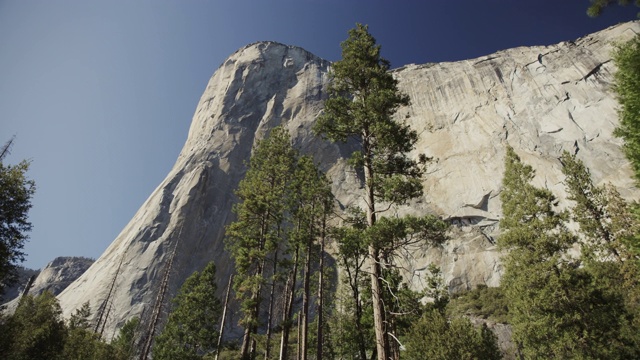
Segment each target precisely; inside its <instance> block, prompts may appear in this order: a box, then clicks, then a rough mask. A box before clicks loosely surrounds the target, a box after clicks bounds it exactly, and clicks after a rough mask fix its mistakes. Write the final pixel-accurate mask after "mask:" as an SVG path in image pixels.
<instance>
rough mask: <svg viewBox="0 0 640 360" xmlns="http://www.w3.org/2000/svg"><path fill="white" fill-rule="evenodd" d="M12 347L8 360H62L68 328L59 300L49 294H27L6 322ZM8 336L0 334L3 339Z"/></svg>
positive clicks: (4, 355)
mask: <svg viewBox="0 0 640 360" xmlns="http://www.w3.org/2000/svg"><path fill="white" fill-rule="evenodd" d="M8 327H9V329H10V331H11V332H10V335H11V344H10V350H9V351H8V353H5V354H3V357H4V358H6V359H8V360H27V359H51V360H55V359H63V357H62V351H63V349H64V344H65V340H66V337H67V329H66V327H65V324H64V321H63V319H62V309H61V308H60V304H59V303H58V300H57V299H56V298H55V296H53V294H51V293H50V292H48V291H45V292H44V293H42V294H41V295H38V296H33V295H26V296H24V297H23V298H22V299H20V304H19V305H18V308H17V309H16V311H15V313H14V314H13V316H11V317H10V318H9V319H8ZM4 336H7V334H3V337H4Z"/></svg>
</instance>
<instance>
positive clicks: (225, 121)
mask: <svg viewBox="0 0 640 360" xmlns="http://www.w3.org/2000/svg"><path fill="white" fill-rule="evenodd" d="M638 31H640V24H639V23H636V22H634V23H626V24H621V25H618V26H614V27H611V28H608V29H605V30H603V31H601V32H598V33H595V34H592V35H588V36H586V37H583V38H581V39H578V40H576V41H571V42H563V43H560V44H556V45H550V46H540V47H526V48H525V47H522V48H515V49H509V50H504V51H500V52H497V53H495V54H491V55H488V56H484V57H481V58H477V59H471V60H465V61H459V62H451V63H437V64H424V65H407V66H404V67H402V68H399V69H396V70H394V71H393V74H394V76H396V77H397V79H398V80H399V85H400V88H401V90H402V91H404V92H405V93H407V94H408V95H409V96H410V97H411V105H410V106H407V107H405V108H402V109H400V111H399V112H398V117H402V118H404V117H405V116H406V115H409V120H408V121H410V123H411V126H412V127H413V128H414V129H415V130H417V131H418V133H419V137H420V139H419V142H418V148H417V149H416V151H415V154H414V155H415V156H417V155H418V154H420V153H424V154H426V155H428V156H430V157H432V158H433V159H434V160H433V163H432V164H431V165H430V167H429V171H428V174H427V175H426V176H425V177H424V189H425V195H424V197H423V198H421V199H417V200H415V201H414V202H412V203H411V204H410V206H408V207H406V208H403V209H400V210H398V211H400V212H403V213H417V214H423V213H435V214H438V215H439V216H441V217H442V218H444V219H447V220H449V221H450V222H451V223H452V224H454V225H455V226H454V228H453V230H452V234H451V235H452V236H451V240H450V241H448V242H447V243H446V244H444V245H442V246H439V247H434V248H426V247H425V248H423V249H420V250H419V251H415V252H412V253H411V254H404V255H403V257H404V258H405V259H404V263H405V264H406V268H407V273H406V274H405V275H406V277H407V278H408V279H409V280H410V281H411V284H412V286H413V287H414V288H417V289H419V288H421V287H422V286H423V284H422V282H421V280H422V278H423V276H424V271H425V269H426V267H427V265H428V264H429V263H431V262H435V263H436V264H437V265H439V266H440V267H441V268H442V270H443V273H444V276H445V281H446V283H447V284H448V286H449V289H450V290H451V291H459V290H462V289H468V288H471V287H473V286H475V285H477V284H487V285H489V286H495V285H498V283H499V279H500V274H501V271H502V269H501V266H500V262H499V253H498V252H497V250H496V246H495V237H496V236H497V234H498V227H497V222H498V220H499V219H500V216H501V208H500V201H499V193H500V182H501V178H502V173H503V160H504V153H505V150H504V146H505V145H506V144H507V143H508V144H510V145H511V146H513V147H514V148H515V149H516V151H517V152H518V154H520V156H521V157H522V158H523V160H524V161H525V162H527V163H529V164H531V165H532V166H533V167H534V168H536V169H537V176H536V179H535V182H536V185H539V186H546V187H548V188H550V189H551V190H552V191H554V192H555V193H556V194H557V195H558V197H559V199H560V201H561V203H562V204H566V194H565V190H564V187H563V184H562V181H563V176H562V174H561V171H560V168H559V166H560V164H559V162H558V160H557V158H558V156H559V155H560V153H561V152H562V151H563V150H569V151H571V152H573V153H577V154H578V157H579V158H580V159H582V160H583V161H584V162H585V163H586V165H587V166H589V168H590V169H591V171H592V173H593V175H594V177H595V180H596V182H598V183H602V182H611V183H613V184H614V185H615V186H617V187H618V188H619V189H620V191H621V192H622V194H623V195H624V196H626V197H629V198H638V195H640V193H639V192H638V191H637V190H636V189H635V188H634V187H633V182H632V180H631V178H630V174H631V172H630V168H629V166H628V163H627V161H626V160H625V158H624V156H623V155H622V153H621V151H620V145H621V141H620V140H619V139H617V138H614V137H613V136H612V131H613V129H614V128H615V126H616V123H617V116H616V101H615V98H614V96H613V94H612V92H611V81H612V74H613V72H614V71H615V68H614V64H613V63H612V62H611V57H610V50H611V49H612V43H613V42H615V41H621V40H624V39H628V38H630V37H631V36H633V35H634V34H635V33H637V32H638ZM330 66H331V64H330V63H329V62H327V61H324V60H322V59H320V58H318V57H316V56H314V55H313V54H311V53H309V52H307V51H305V50H303V49H301V48H297V47H292V46H286V45H282V44H278V43H274V42H260V43H255V44H251V45H248V46H246V47H244V48H242V49H240V50H238V51H237V52H236V53H234V54H232V55H231V56H230V57H229V58H228V59H227V60H226V61H225V62H224V63H223V64H222V65H221V66H220V67H219V68H218V70H217V71H216V72H215V74H214V75H213V77H212V78H211V79H210V81H209V83H208V85H207V87H206V89H205V91H204V94H203V95H202V98H201V99H200V102H199V104H198V106H197V108H196V111H195V114H194V117H193V120H192V123H191V128H190V130H189V136H188V139H187V141H186V143H185V145H184V148H183V149H182V152H181V153H180V155H179V157H178V159H177V161H176V163H175V165H174V167H173V169H172V170H171V171H170V173H169V174H168V175H167V177H166V178H165V180H164V181H162V183H161V184H160V185H159V186H158V187H157V188H156V189H155V190H154V191H153V193H152V194H151V195H150V196H149V198H148V199H147V201H146V202H145V203H144V204H143V205H142V207H141V208H140V209H139V210H138V212H137V213H136V214H135V216H134V217H133V218H132V219H131V221H130V222H129V224H128V225H127V226H126V227H125V228H124V229H123V230H122V232H121V233H120V234H119V235H118V237H117V238H116V239H115V240H114V241H113V243H112V244H111V245H110V246H109V247H108V248H107V249H106V251H105V252H104V253H103V254H102V256H100V258H99V259H97V260H96V261H95V263H94V264H93V265H92V266H91V267H90V268H89V269H88V270H87V271H86V272H85V273H84V274H83V275H82V276H80V278H78V279H77V280H76V281H74V282H73V283H72V284H71V285H70V286H68V287H67V288H66V289H65V290H64V291H63V292H62V293H61V294H60V295H59V299H60V302H61V305H62V307H63V309H64V311H65V314H66V315H67V316H68V315H69V314H70V313H72V312H73V311H74V310H75V309H76V308H79V307H80V306H81V305H82V304H83V303H84V302H86V301H89V300H90V301H91V304H92V306H93V307H94V309H95V308H96V307H97V306H98V303H101V302H102V301H103V299H105V298H106V297H107V294H108V293H109V289H110V284H112V283H113V284H115V287H114V292H113V293H112V299H111V302H112V308H113V311H112V312H111V313H110V314H111V315H110V316H109V319H107V323H106V329H107V330H106V332H105V334H113V333H114V331H113V330H114V329H115V328H117V327H119V326H121V325H122V324H123V323H124V321H126V320H127V319H128V318H130V317H132V316H135V315H140V314H141V313H142V312H143V311H144V310H145V309H147V310H148V309H149V307H150V306H151V304H152V303H153V302H154V300H155V297H156V291H157V289H158V288H159V286H160V282H161V279H162V277H163V267H164V265H165V263H166V262H167V261H168V258H169V256H170V254H171V253H172V251H173V249H174V247H175V248H176V257H175V259H174V265H173V271H172V273H171V276H170V280H169V296H171V294H173V293H175V291H176V289H177V288H178V287H179V286H180V284H181V283H182V282H183V281H184V279H185V278H186V277H187V276H189V275H190V274H191V273H192V272H193V271H194V270H198V269H201V268H202V267H204V265H205V264H206V263H207V262H208V261H211V260H213V261H214V262H215V263H216V265H217V269H218V277H219V289H223V288H224V286H225V284H226V280H227V278H228V276H229V275H230V274H231V272H232V271H233V264H232V263H231V260H230V259H229V255H228V253H226V252H225V250H224V244H223V235H224V226H225V225H226V224H228V223H229V222H230V221H232V220H233V214H232V212H231V206H232V204H233V203H234V201H235V200H236V199H235V197H234V195H233V190H234V189H235V187H236V185H237V184H238V182H239V181H240V180H241V179H242V177H243V174H244V172H245V165H244V162H245V161H247V160H248V159H249V157H250V155H251V150H252V147H253V146H254V144H255V143H256V141H257V140H259V139H261V138H263V137H264V136H265V134H267V133H268V131H269V129H271V128H273V127H274V126H277V125H284V126H285V127H287V128H288V129H289V131H290V133H291V134H292V137H293V141H294V145H295V146H296V147H297V148H299V149H300V150H301V152H302V153H308V154H313V155H314V157H315V159H316V161H317V162H319V163H320V164H321V167H322V168H323V170H324V171H326V172H327V173H328V175H329V177H330V178H331V180H332V187H333V190H334V194H335V195H336V197H337V200H338V202H339V206H346V205H349V204H356V203H357V197H356V196H355V194H357V193H358V192H359V191H360V189H361V188H360V181H359V179H358V178H357V176H356V174H355V173H354V172H353V171H350V169H349V167H348V166H347V164H346V160H345V159H346V157H348V155H349V153H350V151H351V150H352V149H350V148H349V146H348V145H336V144H331V143H328V142H325V141H324V140H322V139H319V138H317V137H315V136H314V135H313V133H312V131H311V127H312V125H313V123H314V120H315V119H316V117H317V116H318V114H320V112H321V111H322V104H323V99H325V97H326V93H325V89H326V85H327V82H328V80H329V78H328V71H329V68H330ZM221 291H222V290H221Z"/></svg>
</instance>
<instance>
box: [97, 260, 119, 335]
mask: <svg viewBox="0 0 640 360" xmlns="http://www.w3.org/2000/svg"><path fill="white" fill-rule="evenodd" d="M126 254H127V253H126V252H125V253H124V254H122V257H121V258H120V263H119V264H118V269H116V273H115V274H114V275H113V279H111V285H110V286H109V293H107V297H106V298H105V299H104V301H102V304H101V305H100V307H99V308H98V321H97V322H96V327H95V329H94V330H93V332H94V333H98V331H99V332H100V336H101V337H102V333H103V332H104V325H105V324H106V323H107V318H108V317H109V312H110V310H111V296H113V291H114V289H115V288H116V280H117V279H118V274H120V269H121V268H122V263H123V262H124V258H125V256H126ZM105 312H106V316H105Z"/></svg>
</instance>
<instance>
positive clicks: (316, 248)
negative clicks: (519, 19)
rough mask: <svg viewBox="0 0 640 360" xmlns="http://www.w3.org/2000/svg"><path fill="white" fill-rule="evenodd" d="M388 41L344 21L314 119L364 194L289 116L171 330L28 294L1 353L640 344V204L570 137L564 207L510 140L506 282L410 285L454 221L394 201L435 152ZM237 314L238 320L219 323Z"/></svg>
mask: <svg viewBox="0 0 640 360" xmlns="http://www.w3.org/2000/svg"><path fill="white" fill-rule="evenodd" d="M593 3H594V6H600V8H597V9H596V8H594V10H590V11H593V12H594V14H597V13H599V12H600V11H602V8H603V7H606V6H607V5H608V4H609V3H610V1H599V2H593ZM638 39H639V38H634V39H633V40H631V41H630V42H629V43H626V44H621V45H619V47H618V48H617V50H616V51H615V53H614V59H615V62H616V65H617V66H618V72H617V73H616V75H615V81H616V84H615V91H616V94H617V96H618V99H619V102H620V105H621V108H620V118H621V120H620V125H619V128H618V129H617V130H616V134H617V135H618V136H620V137H622V138H623V139H624V143H625V148H624V151H625V153H626V154H627V156H628V158H629V160H630V161H631V163H632V166H633V168H634V170H635V176H636V178H637V180H638V181H640V124H639V123H638V114H639V113H640V40H638ZM380 51H381V47H380V45H378V44H377V43H376V41H375V39H374V37H373V36H372V35H371V34H370V33H369V31H368V28H367V26H363V25H360V24H358V25H357V26H356V28H354V29H352V30H350V32H349V37H348V39H347V40H346V41H344V42H343V43H342V59H341V60H339V61H337V62H335V63H334V64H333V66H332V71H331V73H330V75H331V79H332V81H331V83H330V86H329V89H328V91H329V98H328V99H327V101H326V103H325V108H324V112H323V113H322V115H321V116H320V117H319V118H318V120H317V123H316V124H315V127H314V131H315V133H316V135H317V136H321V137H323V138H325V139H327V140H330V141H334V142H346V141H350V142H352V143H356V144H358V145H359V151H356V152H354V153H353V154H351V157H350V159H349V161H350V165H351V166H352V167H353V169H354V172H355V173H356V174H359V175H358V176H359V177H360V181H361V185H362V186H361V192H360V193H359V194H357V196H359V199H358V200H359V201H358V203H359V204H364V205H363V207H358V206H350V207H346V208H340V207H339V206H337V204H336V200H335V199H334V196H333V194H332V192H331V186H330V184H331V183H330V179H329V178H328V177H327V176H326V174H324V173H323V172H322V171H321V170H320V168H319V165H318V164H316V163H315V162H314V159H313V157H312V156H310V155H308V154H301V153H300V151H299V150H297V149H296V148H295V147H294V146H293V144H292V139H291V136H290V134H289V132H288V131H287V129H286V128H285V127H284V126H279V127H275V128H273V129H271V130H270V132H269V133H268V134H267V136H265V138H264V139H262V140H260V141H259V142H258V143H257V144H256V146H255V147H254V149H253V152H252V156H251V158H250V160H249V162H248V163H247V164H246V166H247V171H246V174H245V176H244V178H243V180H242V181H241V182H240V183H239V185H238V188H237V189H236V192H235V194H236V196H237V199H238V202H237V204H236V205H235V206H234V208H233V212H234V214H235V219H234V221H233V222H232V223H230V224H229V225H228V226H227V228H226V235H225V246H226V248H227V250H228V251H229V253H230V254H231V257H232V259H233V261H234V264H235V272H234V273H235V275H234V277H233V278H232V279H219V278H218V277H217V275H216V267H215V264H213V263H209V264H208V265H207V266H206V267H205V268H204V269H202V270H201V271H198V272H194V273H193V274H192V275H191V276H189V277H188V278H187V280H186V281H185V282H184V283H183V284H182V286H181V288H180V289H179V291H178V293H177V295H176V296H175V297H174V298H173V299H172V300H171V304H170V305H169V306H168V315H167V316H166V320H164V322H163V323H162V326H160V327H159V328H162V330H161V331H159V332H158V333H157V334H156V333H155V325H154V326H153V327H151V329H152V330H151V331H150V332H147V335H146V336H150V337H148V338H144V336H143V333H145V332H144V328H145V327H147V328H148V324H143V322H144V321H140V320H139V319H137V318H133V319H131V320H129V321H128V322H127V323H126V324H124V325H123V326H122V327H121V329H120V332H119V334H118V335H117V336H115V337H114V338H113V340H111V341H110V342H106V341H105V340H104V339H103V336H102V333H101V331H99V329H98V328H99V326H95V324H92V319H93V317H92V307H91V305H92V304H89V303H86V304H84V305H83V306H82V307H81V308H80V309H77V310H76V311H75V313H74V314H73V315H72V316H71V318H70V319H67V320H65V319H63V318H62V311H61V309H60V305H59V304H58V301H57V299H56V298H55V297H54V296H53V295H51V294H50V293H48V292H45V293H43V294H41V295H38V296H32V295H25V296H23V297H22V298H21V299H20V301H19V304H18V306H17V308H16V310H15V312H14V313H13V314H5V313H0V314H1V315H0V334H2V336H1V337H0V354H2V357H3V358H6V359H9V360H14V359H16V360H17V359H112V360H118V359H123V360H124V359H134V358H139V359H146V358H148V357H152V358H153V359H281V360H284V359H300V360H306V359H359V360H365V359H378V360H388V359H394V360H395V359H501V358H503V357H505V356H508V357H511V358H519V359H540V358H545V359H546V358H558V359H565V358H568V359H569V358H579V359H633V358H640V331H639V330H640V280H639V279H640V242H639V240H640V235H639V234H640V219H639V216H640V207H639V206H638V204H636V203H629V202H627V201H625V200H624V199H623V198H622V197H621V196H620V194H619V193H618V192H617V191H616V189H615V188H614V187H613V186H611V185H607V184H605V185H596V184H594V182H593V179H592V178H591V174H590V171H589V169H587V168H586V166H585V165H584V163H583V162H582V161H581V160H580V159H579V158H577V157H576V156H575V155H572V154H569V153H567V152H565V153H563V154H562V155H561V157H560V158H559V159H558V161H559V163H560V165H561V166H562V171H563V173H564V175H565V181H564V185H565V186H566V191H567V194H568V195H569V198H568V200H569V203H570V206H569V208H566V209H561V208H559V207H558V201H557V199H556V197H555V196H554V194H553V193H552V192H551V191H549V190H548V189H544V188H537V187H535V186H533V185H532V180H533V179H534V177H535V171H534V170H533V168H532V167H531V166H529V165H527V164H525V163H523V162H522V160H521V158H520V156H519V155H518V153H517V151H516V150H514V149H513V148H511V147H510V146H509V145H505V148H504V153H505V164H504V165H505V172H504V176H503V180H502V191H501V194H500V200H501V202H502V211H503V217H502V219H501V221H500V228H501V235H500V237H499V238H498V246H499V248H500V249H501V251H502V252H503V254H504V255H503V258H502V265H503V266H504V275H503V277H502V280H501V285H500V287H496V288H487V287H486V286H480V287H478V288H476V289H473V290H471V291H468V292H466V293H461V294H455V295H454V296H450V294H449V293H448V291H447V287H446V285H445V283H444V279H443V277H442V274H441V272H440V269H438V268H437V267H436V266H434V265H431V266H430V267H429V269H428V273H429V276H428V278H427V279H426V283H427V286H426V288H425V289H424V290H422V291H414V290H412V289H411V288H410V286H409V284H408V283H407V282H406V281H405V280H404V279H403V277H402V273H401V271H400V267H399V264H397V262H398V256H397V255H398V254H399V252H400V251H405V252H406V251H412V250H413V249H416V248H417V247H418V246H435V245H439V244H442V243H444V242H446V241H448V238H447V235H448V224H447V223H445V222H443V221H441V220H440V219H438V218H437V217H435V216H431V215H426V216H421V217H418V216H399V215H398V212H397V211H395V210H397V209H398V208H399V207H400V206H405V205H407V203H408V202H409V201H410V200H411V199H414V198H416V197H420V196H421V195H422V179H423V176H424V172H425V169H426V167H427V166H428V163H429V159H427V158H425V157H424V156H418V157H417V158H416V159H413V158H411V157H409V156H408V154H409V153H410V152H411V151H413V150H414V149H415V148H414V146H415V143H416V141H417V139H418V136H417V134H416V132H415V131H414V130H412V129H411V128H410V127H409V126H408V125H407V124H406V123H405V122H403V121H398V120H394V119H397V116H395V115H396V112H397V110H398V109H399V108H400V107H401V106H404V105H407V104H409V101H410V99H409V98H408V97H407V96H406V95H405V94H402V93H401V92H400V91H399V90H398V87H397V81H396V80H395V79H394V78H393V76H392V75H391V74H390V72H389V68H390V64H389V62H388V61H387V60H385V59H384V58H383V57H381V54H380ZM1 159H2V156H0V160H1ZM0 166H1V167H0V180H2V183H0V189H2V190H3V191H4V189H5V188H6V187H7V186H8V185H7V184H8V183H7V181H5V180H4V177H6V175H5V174H6V173H10V171H14V172H15V171H17V172H19V173H20V174H22V175H21V176H22V177H20V176H18V175H20V174H18V175H15V174H14V175H11V176H13V177H15V178H16V179H17V180H16V179H14V180H15V181H17V182H18V183H19V184H21V185H20V186H22V188H23V189H24V190H23V192H24V195H25V197H26V199H25V200H24V201H23V202H24V207H23V208H21V209H23V210H24V211H23V212H22V213H20V214H22V215H23V217H22V218H21V219H22V220H21V221H22V222H21V223H20V224H22V228H20V229H18V230H17V231H18V233H20V235H21V236H24V233H25V232H26V231H28V230H29V228H30V224H29V223H28V222H27V221H26V211H27V210H28V208H29V207H30V203H29V199H30V196H31V194H32V193H33V190H34V187H33V183H32V182H31V181H29V180H27V179H26V178H24V172H25V171H26V170H27V168H28V164H27V163H23V164H21V165H19V166H18V167H16V168H11V167H7V166H2V164H1V163H0ZM7 169H8V170H7ZM12 169H13V170H12ZM3 176H4V177H3ZM10 179H13V178H10ZM14 180H12V181H14ZM14 186H15V184H14ZM20 186H18V187H20ZM0 200H1V199H0ZM0 205H3V204H2V203H0ZM2 211H3V213H2V214H3V216H4V213H5V210H4V208H2ZM2 219H4V218H2ZM2 219H0V220H2ZM0 236H5V235H4V232H3V233H0ZM14 237H15V234H14ZM0 239H2V240H3V239H4V238H0ZM17 239H18V240H19V241H22V240H21V239H24V237H22V238H21V237H17ZM3 251H4V250H3ZM5 252H6V251H4V252H2V251H0V255H3V256H4V254H5ZM11 256H13V258H11ZM20 256H22V254H21V253H20V247H16V248H15V252H14V253H9V255H8V258H9V259H10V260H9V261H7V260H5V259H2V261H3V263H1V264H0V275H2V284H4V283H6V282H5V281H7V280H8V279H9V278H10V270H5V268H6V269H10V267H6V266H8V265H6V264H9V265H11V263H12V261H15V258H16V257H17V258H19V257H20ZM2 266H5V267H2ZM167 274H169V273H168V272H167ZM227 283H228V285H227V288H225V289H218V286H217V284H227ZM219 290H223V291H219ZM219 293H224V294H225V295H226V296H224V297H223V298H218V297H217V295H216V294H219ZM159 298H160V299H162V298H163V297H159ZM161 302H162V300H161ZM94 305H95V304H94ZM99 311H102V310H99ZM229 312H234V315H235V316H233V317H232V318H233V320H234V321H233V323H232V322H231V321H230V320H229V316H228V315H227V314H228V313H229ZM100 317H101V316H100ZM472 320H479V321H472ZM486 322H494V323H504V324H508V325H509V326H510V327H511V329H512V335H513V336H512V343H513V346H512V347H511V348H510V349H502V350H501V349H500V348H499V346H498V339H497V337H496V335H495V334H494V333H493V332H492V331H491V330H490V329H489V328H488V327H487V326H486V325H485V323H486ZM233 329H235V330H233ZM238 329H239V330H238ZM230 330H231V331H232V332H234V331H235V333H233V334H227V336H223V334H222V332H223V331H230ZM145 347H146V349H144V350H143V348H145Z"/></svg>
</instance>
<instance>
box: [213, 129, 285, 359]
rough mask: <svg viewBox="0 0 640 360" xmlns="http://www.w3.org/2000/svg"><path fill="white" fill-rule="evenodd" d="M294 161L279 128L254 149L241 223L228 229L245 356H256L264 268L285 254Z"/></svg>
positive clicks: (241, 190) (242, 191) (241, 192)
mask: <svg viewBox="0 0 640 360" xmlns="http://www.w3.org/2000/svg"><path fill="white" fill-rule="evenodd" d="M295 158H296V152H295V151H294V149H293V147H292V146H291V140H290V138H289V134H288V132H287V131H286V130H285V129H284V128H281V127H277V128H274V129H273V130H271V133H270V134H269V136H268V137H267V138H265V139H264V140H262V141H261V142H260V143H259V144H258V145H257V146H256V148H255V149H254V153H253V155H252V156H251V159H250V161H249V168H248V170H247V173H246V175H245V177H244V179H243V180H242V181H241V182H240V184H239V186H238V190H237V191H236V195H237V196H238V198H239V200H240V202H239V203H238V204H237V205H236V206H235V207H234V212H235V214H236V216H237V220H236V221H235V222H233V223H232V224H230V225H229V226H228V227H227V232H226V235H227V236H226V241H227V246H228V248H229V249H230V251H231V255H232V256H233V259H234V261H235V265H236V272H237V276H236V280H235V291H236V296H237V297H238V298H239V299H240V300H242V304H241V308H242V312H243V317H242V319H241V321H240V324H241V325H242V327H244V336H243V341H242V347H241V356H242V358H248V357H249V356H250V354H255V341H254V340H253V335H254V334H256V333H257V329H258V325H259V318H260V316H259V315H260V304H261V301H262V291H263V287H264V285H265V283H266V281H267V279H266V270H265V265H266V263H267V261H268V260H270V259H271V260H272V261H273V259H274V256H275V254H277V252H278V251H281V250H282V248H279V247H280V243H281V241H282V236H283V233H282V231H283V227H284V221H285V216H286V210H287V205H288V201H289V199H288V197H287V196H286V194H287V192H288V190H289V188H290V185H291V179H292V178H293V176H292V175H293V173H294V165H295ZM278 249H280V250H278ZM274 262H275V261H274ZM272 275H273V276H275V275H276V274H272ZM273 276H272V277H273ZM272 280H273V279H272ZM272 286H274V284H273V283H272ZM251 357H252V355H251Z"/></svg>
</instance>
